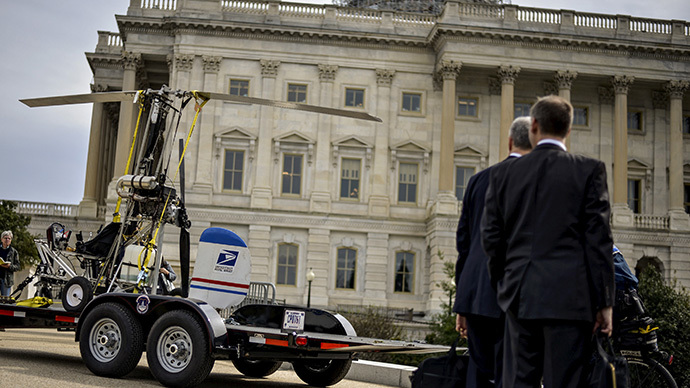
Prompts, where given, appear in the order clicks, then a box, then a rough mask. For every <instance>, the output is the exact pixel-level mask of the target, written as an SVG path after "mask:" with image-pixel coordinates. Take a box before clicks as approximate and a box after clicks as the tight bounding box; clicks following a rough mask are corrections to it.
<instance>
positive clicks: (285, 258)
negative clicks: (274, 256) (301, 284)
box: [276, 244, 298, 286]
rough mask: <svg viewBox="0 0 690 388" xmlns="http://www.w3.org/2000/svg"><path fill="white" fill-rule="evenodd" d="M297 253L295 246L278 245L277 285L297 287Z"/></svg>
mask: <svg viewBox="0 0 690 388" xmlns="http://www.w3.org/2000/svg"><path fill="white" fill-rule="evenodd" d="M297 252H298V247H297V245H294V244H278V274H277V276H276V284H288V285H291V286H294V285H297V282H296V280H297Z"/></svg>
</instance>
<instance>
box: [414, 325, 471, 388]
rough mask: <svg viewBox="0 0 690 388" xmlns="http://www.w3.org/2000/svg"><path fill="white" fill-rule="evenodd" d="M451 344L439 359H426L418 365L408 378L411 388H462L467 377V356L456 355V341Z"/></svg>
mask: <svg viewBox="0 0 690 388" xmlns="http://www.w3.org/2000/svg"><path fill="white" fill-rule="evenodd" d="M459 339H460V337H459V336H458V338H457V339H456V340H455V342H453V345H451V347H450V350H449V351H448V353H447V354H446V355H444V356H441V357H433V358H427V359H426V360H424V361H422V362H421V363H420V364H419V367H418V368H417V370H416V371H414V373H413V374H412V376H410V380H411V381H412V388H423V387H425V388H429V387H433V388H464V387H465V378H466V376H467V364H468V363H469V361H470V356H469V355H460V356H459V355H458V354H457V352H456V350H455V348H456V347H457V346H458V340H459Z"/></svg>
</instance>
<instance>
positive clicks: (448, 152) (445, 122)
mask: <svg viewBox="0 0 690 388" xmlns="http://www.w3.org/2000/svg"><path fill="white" fill-rule="evenodd" d="M461 67H462V63H460V62H455V61H451V60H442V61H441V62H440V63H439V66H438V70H437V74H438V76H440V78H442V79H443V101H442V103H441V138H440V141H441V144H440V147H439V148H440V153H439V168H438V194H437V197H436V203H435V204H434V208H433V209H432V212H433V213H436V214H457V212H458V201H457V198H455V193H454V192H453V174H454V171H453V170H454V168H453V167H454V163H453V154H454V151H455V104H456V103H457V102H456V98H455V82H456V80H457V78H458V73H460V68H461Z"/></svg>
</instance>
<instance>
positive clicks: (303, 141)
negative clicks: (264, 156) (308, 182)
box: [273, 131, 316, 165]
mask: <svg viewBox="0 0 690 388" xmlns="http://www.w3.org/2000/svg"><path fill="white" fill-rule="evenodd" d="M315 143H316V141H314V140H313V139H311V138H309V137H308V136H306V135H304V134H303V133H300V132H298V131H291V132H288V133H285V134H283V135H280V136H277V137H274V138H273V160H274V161H275V163H278V162H279V160H280V153H281V152H301V153H305V154H306V159H307V163H308V164H309V165H311V163H312V159H313V156H314V144H315Z"/></svg>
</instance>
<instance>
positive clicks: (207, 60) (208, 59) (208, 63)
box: [201, 55, 277, 73]
mask: <svg viewBox="0 0 690 388" xmlns="http://www.w3.org/2000/svg"><path fill="white" fill-rule="evenodd" d="M201 60H202V61H203V62H204V71H206V72H209V73H217V72H218V71H219V70H220V62H221V61H222V60H223V57H212V56H210V55H202V56H201ZM262 66H263V65H262ZM276 68H277V66H276Z"/></svg>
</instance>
